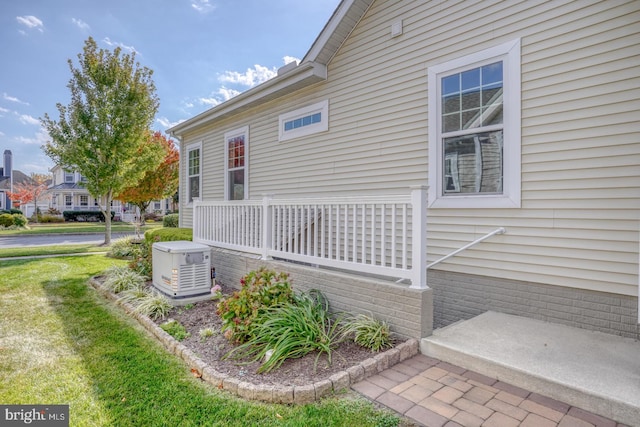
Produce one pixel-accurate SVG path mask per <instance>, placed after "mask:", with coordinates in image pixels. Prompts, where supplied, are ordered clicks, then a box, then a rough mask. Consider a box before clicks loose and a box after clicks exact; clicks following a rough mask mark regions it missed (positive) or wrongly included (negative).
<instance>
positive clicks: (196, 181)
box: [187, 142, 202, 203]
mask: <svg viewBox="0 0 640 427" xmlns="http://www.w3.org/2000/svg"><path fill="white" fill-rule="evenodd" d="M201 188H202V142H198V143H195V144H191V145H188V146H187V203H192V202H193V199H199V198H200V189H201Z"/></svg>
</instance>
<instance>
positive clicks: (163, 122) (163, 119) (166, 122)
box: [156, 117, 184, 129]
mask: <svg viewBox="0 0 640 427" xmlns="http://www.w3.org/2000/svg"><path fill="white" fill-rule="evenodd" d="M156 122H158V123H160V125H161V126H163V127H164V128H165V129H168V128H172V127H174V126H175V125H178V124H180V123H182V122H184V119H181V120H178V121H175V122H172V121H169V119H167V118H166V117H158V118H157V119H156Z"/></svg>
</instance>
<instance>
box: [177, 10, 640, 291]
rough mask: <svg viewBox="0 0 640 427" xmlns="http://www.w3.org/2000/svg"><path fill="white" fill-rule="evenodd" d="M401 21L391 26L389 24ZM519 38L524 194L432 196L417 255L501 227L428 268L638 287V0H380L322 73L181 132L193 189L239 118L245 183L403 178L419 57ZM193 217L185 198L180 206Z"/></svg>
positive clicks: (342, 187) (294, 185) (208, 173)
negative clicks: (296, 129)
mask: <svg viewBox="0 0 640 427" xmlns="http://www.w3.org/2000/svg"><path fill="white" fill-rule="evenodd" d="M397 19H402V21H403V34H402V35H401V36H399V37H395V38H392V37H391V34H390V33H391V24H392V23H393V22H394V21H396V20H397ZM516 38H520V39H521V46H522V60H521V67H522V164H521V165H522V208H521V209H476V210H474V209H455V210H454V209H430V210H429V212H428V259H429V261H434V260H436V259H438V258H440V257H441V256H444V255H446V254H448V253H450V252H452V251H453V250H455V249H458V248H459V247H461V246H463V245H465V244H466V243H468V242H470V241H472V240H474V239H476V238H478V237H480V236H482V235H483V234H485V233H488V232H490V231H492V230H494V229H495V228H497V227H505V228H506V229H507V233H506V234H504V235H501V236H494V237H492V238H491V239H490V240H488V241H487V242H484V243H481V244H480V245H478V246H475V247H474V248H473V249H470V250H468V251H465V252H463V253H462V254H460V255H458V256H456V257H453V258H451V259H450V260H448V261H446V262H444V263H442V264H439V265H438V266H437V267H435V268H437V269H441V270H446V271H454V272H464V273H468V274H478V275H484V276H489V277H500V278H505V279H514V280H523V281H529V282H537V283H546V284H551V285H558V286H568V287H576V288H584V289H591V290H598V291H605V292H614V293H620V294H626V295H637V292H638V247H639V244H638V235H639V224H638V219H639V217H640V166H639V165H640V124H639V123H640V121H639V120H638V117H640V102H639V101H638V100H639V99H640V60H639V59H638V58H639V54H640V47H639V44H638V40H639V39H640V7H639V6H638V2H637V1H622V0H611V1H586V0H585V1H561V0H557V1H552V2H541V1H531V0H528V1H521V2H518V1H508V2H501V1H489V0H482V1H402V2H398V1H390V0H389V1H383V0H377V1H375V2H374V3H373V4H372V6H371V7H370V9H369V10H368V11H367V13H366V14H365V16H364V17H363V19H362V20H361V21H360V22H359V23H358V25H357V26H356V27H355V29H354V30H353V32H352V33H351V35H350V36H349V38H347V40H346V41H345V43H344V44H343V46H342V47H341V48H340V49H339V51H338V52H337V54H336V55H335V56H334V58H333V59H332V60H331V62H330V63H329V64H328V79H327V81H326V82H322V83H318V84H316V85H314V86H313V87H310V88H307V89H305V90H302V91H299V92H296V93H295V94H294V95H293V96H289V97H287V98H286V99H280V100H277V101H272V102H269V103H266V104H264V105H263V106H261V107H259V108H256V109H253V110H250V111H247V112H245V113H243V114H242V115H240V116H238V117H235V118H233V119H227V120H225V121H221V122H219V123H216V124H215V125H212V126H209V127H207V128H203V129H201V130H199V131H198V132H197V133H192V134H189V135H186V136H185V142H184V144H188V143H192V142H196V141H199V140H202V141H203V159H204V160H203V198H205V199H222V198H223V194H224V189H223V173H224V165H223V159H224V152H223V151H222V150H223V143H224V141H223V135H224V132H225V131H228V130H231V129H234V128H237V127H239V126H246V125H248V126H249V134H250V136H249V139H250V149H249V189H250V197H251V198H252V199H256V198H260V197H261V196H262V194H266V193H270V194H274V196H275V197H276V198H278V197H313V196H331V195H349V194H353V195H356V194H397V193H402V194H406V193H408V192H409V187H410V186H412V185H424V184H428V182H427V172H428V155H429V153H428V152H427V145H428V126H429V123H428V120H427V115H428V111H429V110H428V109H429V106H428V105H427V104H428V93H427V70H428V68H429V67H430V66H433V65H437V64H440V63H443V62H446V61H449V60H451V59H455V58H459V57H462V56H465V55H469V54H472V53H475V52H478V51H481V50H484V49H487V48H489V47H493V46H496V45H499V44H501V43H504V42H507V41H510V40H514V39H516ZM325 99H327V100H328V101H329V131H328V132H324V133H319V134H314V135H310V136H307V137H303V138H298V139H293V140H289V141H285V142H278V116H279V115H280V114H283V113H286V112H289V111H292V110H295V109H298V108H301V107H304V106H306V105H310V104H313V103H316V102H319V101H322V100H325ZM182 215H183V220H184V221H185V223H186V224H188V223H190V215H191V213H190V210H188V209H183V213H182Z"/></svg>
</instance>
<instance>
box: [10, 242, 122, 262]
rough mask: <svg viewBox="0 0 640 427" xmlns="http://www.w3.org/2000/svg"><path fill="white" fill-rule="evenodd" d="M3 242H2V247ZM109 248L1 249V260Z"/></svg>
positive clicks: (72, 246)
mask: <svg viewBox="0 0 640 427" xmlns="http://www.w3.org/2000/svg"><path fill="white" fill-rule="evenodd" d="M1 244H2V241H1V240H0V245H1ZM108 250H109V248H106V247H104V246H99V245H89V244H77V245H54V246H32V247H22V248H0V258H13V257H24V256H41V255H57V254H81V253H88V252H107V251H108Z"/></svg>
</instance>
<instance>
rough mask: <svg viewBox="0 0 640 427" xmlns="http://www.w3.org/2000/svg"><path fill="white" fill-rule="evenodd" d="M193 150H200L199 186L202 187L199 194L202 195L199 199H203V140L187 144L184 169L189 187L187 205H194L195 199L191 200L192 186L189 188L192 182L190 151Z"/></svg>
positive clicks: (186, 186) (186, 196)
mask: <svg viewBox="0 0 640 427" xmlns="http://www.w3.org/2000/svg"><path fill="white" fill-rule="evenodd" d="M193 150H200V171H199V174H198V188H200V195H199V196H200V197H198V199H202V159H203V156H202V141H200V142H196V143H193V144H189V145H187V150H186V151H187V153H186V156H185V168H184V170H185V173H184V175H185V181H186V185H185V188H186V189H187V192H186V194H185V200H186V203H185V205H186V206H192V205H193V200H191V201H190V200H189V194H191V188H189V185H190V184H189V182H190V180H189V152H190V151H193Z"/></svg>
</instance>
